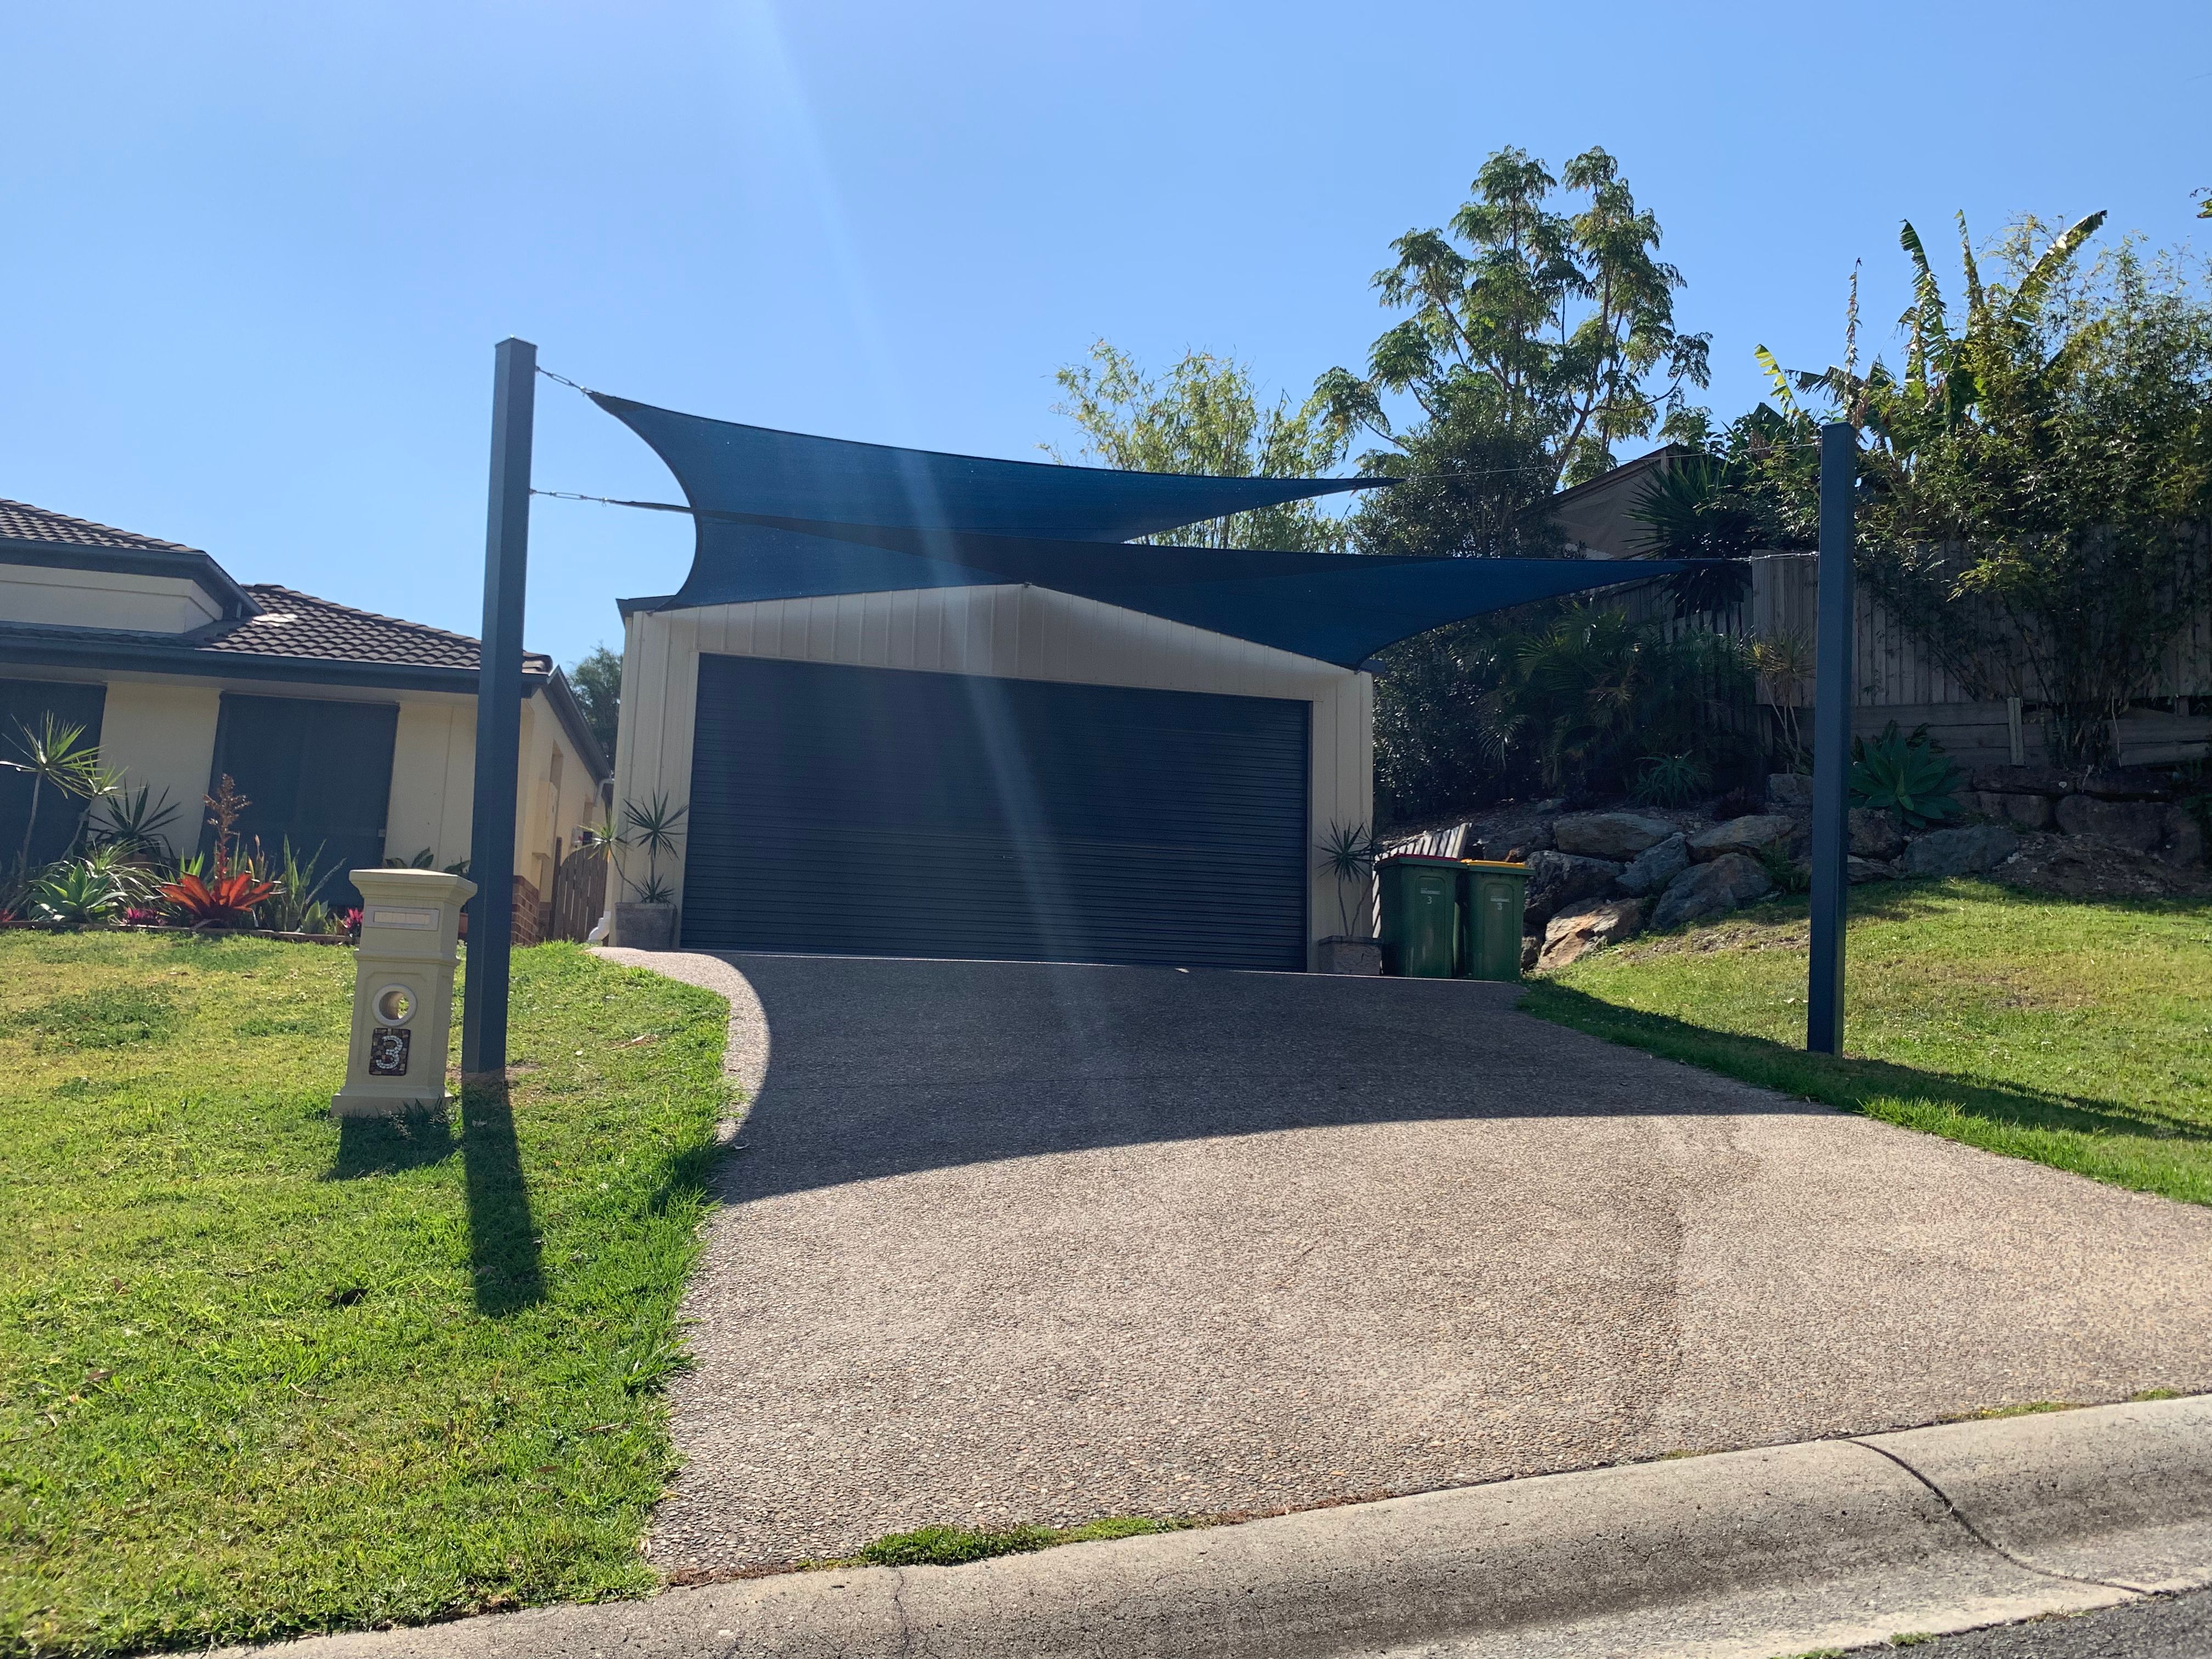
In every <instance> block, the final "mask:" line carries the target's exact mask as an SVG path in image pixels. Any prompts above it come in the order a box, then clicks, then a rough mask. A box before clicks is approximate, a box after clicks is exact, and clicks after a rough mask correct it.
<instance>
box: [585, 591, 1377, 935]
mask: <svg viewBox="0 0 2212 1659" xmlns="http://www.w3.org/2000/svg"><path fill="white" fill-rule="evenodd" d="M702 653H706V654H715V655H733V656H754V657H772V658H781V659H788V660H794V661H803V662H818V663H835V664H842V665H847V666H851V667H860V668H911V669H922V670H927V671H936V672H940V673H955V674H990V675H998V676H1001V677H1004V678H1012V679H1036V680H1058V681H1065V682H1071V683H1075V684H1094V685H1126V686H1139V687H1146V688H1149V689H1152V690H1163V691H1200V692H1212V693H1215V694H1218V695H1224V696H1248V697H1284V698H1292V699H1296V700H1298V701H1302V702H1307V703H1310V705H1311V706H1312V711H1313V717H1312V756H1311V769H1310V778H1311V787H1312V809H1311V810H1312V823H1311V833H1312V839H1313V840H1314V841H1315V842H1320V841H1321V840H1322V838H1323V837H1324V836H1326V835H1327V834H1328V827H1329V825H1330V824H1331V823H1342V824H1357V823H1370V822H1371V819H1372V814H1373V801H1374V783H1375V778H1374V739H1373V728H1374V680H1373V678H1372V677H1370V676H1369V675H1366V674H1363V673H1358V672H1355V671H1352V670H1349V669H1345V668H1339V667H1337V666H1335V665H1333V664H1330V663H1325V662H1321V661H1317V660H1316V659H1313V658H1310V657H1301V656H1297V655H1294V654H1292V653H1290V652H1286V651H1279V650H1275V649H1273V647H1267V646H1263V645H1255V644H1253V643H1252V642H1250V641H1244V640H1237V639H1231V638H1230V637H1229V636H1227V635H1221V634H1214V633H1209V632H1208V631H1206V629H1200V628H1193V627H1190V626H1188V624H1185V623H1172V622H1168V621H1165V620H1164V619H1162V618H1160V617H1151V616H1146V615H1145V614H1144V613H1142V612H1140V611H1127V610H1123V609H1121V607H1119V606H1117V605H1104V604H1101V603H1099V602H1098V601H1097V600H1093V599H1079V598H1076V597H1075V596H1073V595H1072V594H1066V593H1061V592H1055V591H1054V590H1052V589H1049V588H1041V587H1030V586H1013V585H1007V586H994V587H963V588H934V589H926V590H920V591H913V592H893V593H858V594H837V595H831V596H828V597H824V598H819V599H769V600H762V601H758V602H756V603H752V604H748V605H707V606H701V607H698V608H696V609H690V610H683V611H635V612H633V613H632V615H631V616H630V617H629V628H628V636H627V639H626V641H625V647H624V653H623V696H622V715H621V730H620V734H619V736H618V738H617V743H616V776H615V792H616V800H617V803H621V802H624V801H634V802H638V803H643V802H646V801H648V800H650V799H652V798H653V797H654V796H655V795H665V797H666V798H667V799H668V802H669V803H670V805H671V806H674V805H686V806H688V805H689V804H690V787H691V759H692V733H693V722H694V720H695V718H696V711H697V706H698V681H699V658H700V656H701V655H702ZM1319 856H1320V854H1319V853H1318V852H1317V851H1316V854H1315V857H1316V859H1318V858H1319ZM626 861H627V862H628V863H629V864H630V865H633V866H635V868H633V869H632V870H631V874H632V876H633V877H634V878H641V877H642V875H643V873H644V871H643V866H642V864H641V863H639V862H638V855H637V854H627V855H626ZM660 874H661V876H662V878H664V879H665V881H667V883H668V884H669V885H670V887H671V888H672V889H673V890H676V891H678V892H681V891H682V890H683V860H682V855H681V849H680V848H679V850H678V855H677V857H676V858H675V859H673V860H669V859H666V858H664V859H663V860H662V861H661V866H660ZM1307 915H1308V921H1309V930H1310V933H1311V934H1312V936H1313V937H1315V938H1316V939H1318V938H1322V937H1325V936H1327V935H1328V934H1332V933H1336V932H1338V931H1339V928H1340V923H1339V921H1338V918H1337V893H1336V886H1335V884H1334V881H1333V880H1331V879H1330V878H1328V876H1326V875H1325V874H1322V873H1321V872H1318V871H1317V872H1316V874H1315V877H1314V880H1313V885H1312V890H1311V893H1310V899H1309V902H1308V906H1307Z"/></svg>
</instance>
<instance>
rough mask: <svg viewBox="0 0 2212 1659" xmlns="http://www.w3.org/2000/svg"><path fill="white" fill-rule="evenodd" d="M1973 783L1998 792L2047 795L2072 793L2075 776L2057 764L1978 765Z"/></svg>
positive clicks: (2054, 796) (1992, 791)
mask: <svg viewBox="0 0 2212 1659" xmlns="http://www.w3.org/2000/svg"><path fill="white" fill-rule="evenodd" d="M1972 783H1973V787H1975V788H1976V789H1986V790H1989V791H1990V793H1995V794H2018V795H2048V796H2051V797H2052V798H2054V799H2055V798H2057V796H2060V795H2063V794H2067V793H2071V791H2072V790H2073V787H2074V780H2073V778H2072V777H2071V776H2070V775H2068V774H2067V773H2065V772H2063V771H2061V770H2060V769H2058V768H2057V767H2056V766H1984V767H1978V768H1977V769H1975V772H1974V775H1973V779H1972Z"/></svg>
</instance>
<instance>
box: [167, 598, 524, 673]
mask: <svg viewBox="0 0 2212 1659" xmlns="http://www.w3.org/2000/svg"><path fill="white" fill-rule="evenodd" d="M244 586H245V588H246V593H247V594H248V596H249V597H251V598H252V600H253V602H254V604H256V605H259V606H260V607H261V614H260V615H258V616H256V617H244V618H242V619H240V621H237V622H234V623H216V625H215V626H213V627H212V628H210V629H207V630H206V632H205V633H204V634H203V635H200V636H198V637H197V639H196V640H195V641H194V645H195V648H196V649H198V650H201V651H210V652H222V653H233V652H235V653H241V654H244V655H248V656H255V657H301V658H310V659H314V660H316V661H319V662H376V663H398V664H402V665H405V666H407V667H410V668H465V669H468V670H469V671H471V672H473V671H475V669H476V667H477V663H478V661H479V659H480V656H481V647H479V646H478V644H477V641H475V640H472V639H471V638H470V637H469V636H468V635H465V634H449V633H447V631H446V630H445V629H442V628H432V627H430V626H428V624H426V623H411V622H403V621H401V620H400V619H399V618H398V617H380V616H378V615H377V614H376V613H375V612H374V611H356V610H355V609H354V608H353V607H352V606H350V605H336V604H333V603H332V602H331V601H330V600H329V599H317V598H316V597H315V596H314V595H313V594H312V593H302V592H298V591H297V590H296V589H294V588H289V587H280V586H277V585H276V583H274V582H247V583H245V584H244ZM522 665H523V671H524V672H525V673H532V672H534V673H539V674H549V673H550V672H552V671H553V659H552V658H550V657H548V656H545V655H544V654H542V653H538V652H535V651H526V652H525V653H523V656H522Z"/></svg>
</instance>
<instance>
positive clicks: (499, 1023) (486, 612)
mask: <svg viewBox="0 0 2212 1659" xmlns="http://www.w3.org/2000/svg"><path fill="white" fill-rule="evenodd" d="M494 350H495V368H493V371H492V391H491V507H490V513H489V519H488V520H487V522H486V526H485V530H484V599H483V657H482V659H481V662H480V665H479V666H478V668H477V781H476V796H475V801H474V805H473V806H472V808H471V812H472V816H471V819H470V836H469V878H470V879H471V880H472V881H474V882H475V883H476V884H477V896H476V897H475V898H474V899H472V900H471V902H470V905H469V955H468V969H467V973H466V975H465V978H464V980H463V981H462V983H463V987H464V993H465V1000H464V1002H463V1003H462V1005H461V1074H462V1075H463V1076H464V1077H485V1076H489V1077H493V1078H498V1079H504V1078H505V1077H506V1075H507V957H508V953H509V951H510V949H511V947H512V945H513V933H514V807H515V802H514V792H515V773H516V770H517V769H518V767H519V766H520V761H521V748H522V603H523V587H524V577H525V575H526V571H527V568H528V565H529V562H530V437H531V426H532V419H533V416H534V414H535V410H536V406H537V396H538V348H537V347H536V346H534V345H532V344H531V343H530V342H529V341H527V340H514V339H507V340H501V342H500V343H499V344H498V345H497V346H496V347H495V348H494Z"/></svg>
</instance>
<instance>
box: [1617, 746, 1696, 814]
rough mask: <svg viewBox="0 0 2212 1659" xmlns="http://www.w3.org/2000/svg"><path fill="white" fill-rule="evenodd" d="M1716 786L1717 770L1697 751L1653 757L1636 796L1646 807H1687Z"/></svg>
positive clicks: (1648, 759) (1639, 779)
mask: <svg viewBox="0 0 2212 1659" xmlns="http://www.w3.org/2000/svg"><path fill="white" fill-rule="evenodd" d="M1711 787H1713V769H1712V768H1711V767H1710V766H1708V765H1706V764H1705V762H1704V761H1702V760H1700V759H1699V758H1698V755H1697V751H1696V750H1691V749H1686V750H1683V751H1682V752H1681V753H1680V754H1679V755H1650V756H1647V757H1644V766H1643V769H1642V770H1641V771H1640V772H1638V775H1637V779H1636V788H1635V790H1634V792H1633V793H1634V795H1635V798H1636V799H1637V800H1638V801H1640V802H1642V803H1643V804H1644V805H1646V806H1686V805H1689V804H1690V803H1691V802H1692V801H1693V800H1696V799H1698V798H1699V796H1701V795H1703V794H1705V793H1706V792H1707V791H1708V790H1710V789H1711Z"/></svg>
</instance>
